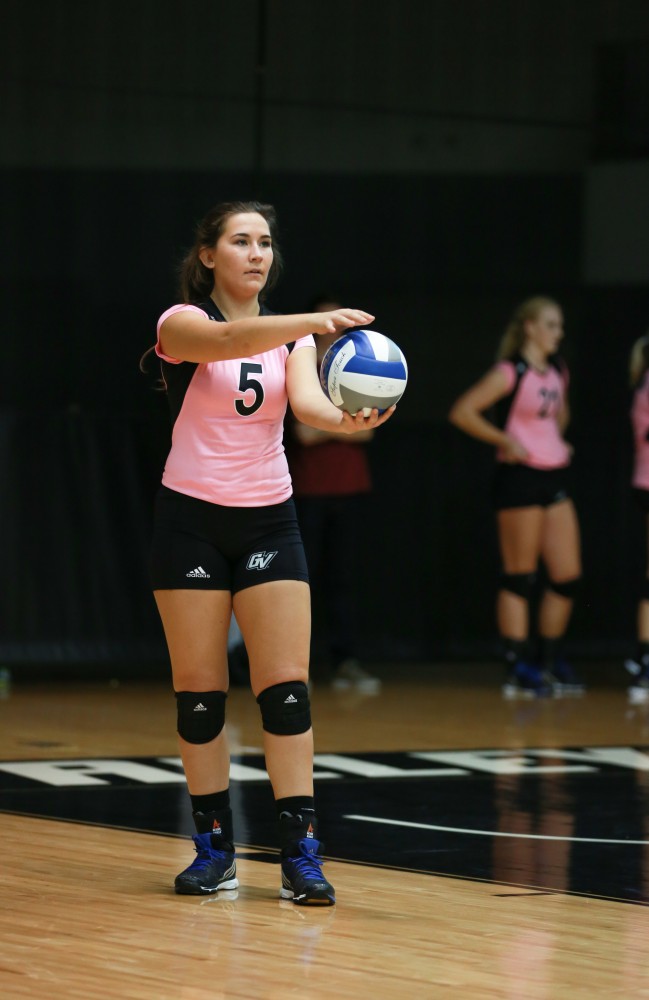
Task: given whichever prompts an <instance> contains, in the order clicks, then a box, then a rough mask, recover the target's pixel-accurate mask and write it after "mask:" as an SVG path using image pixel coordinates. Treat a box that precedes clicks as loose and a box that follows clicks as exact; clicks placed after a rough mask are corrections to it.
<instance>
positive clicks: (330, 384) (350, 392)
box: [320, 330, 408, 417]
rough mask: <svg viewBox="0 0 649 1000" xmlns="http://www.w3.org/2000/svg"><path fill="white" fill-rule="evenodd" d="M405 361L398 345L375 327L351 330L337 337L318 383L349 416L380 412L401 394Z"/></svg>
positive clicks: (406, 366) (322, 366)
mask: <svg viewBox="0 0 649 1000" xmlns="http://www.w3.org/2000/svg"><path fill="white" fill-rule="evenodd" d="M407 381H408V365H407V364H406V359H405V357H404V355H403V351H402V350H401V348H399V347H397V345H396V344H395V343H394V341H393V340H390V338H389V337H386V336H385V335H384V334H382V333H377V331H376V330H352V331H351V332H350V333H344V334H343V335H342V337H338V339H337V340H335V341H334V342H333V344H332V345H331V347H330V348H329V349H328V351H327V353H326V354H325V356H324V358H323V359H322V365H321V367H320V384H321V386H322V388H323V390H324V392H325V395H326V396H328V397H329V399H330V400H331V402H332V403H333V404H334V406H337V407H338V409H339V410H346V411H347V412H348V413H351V414H352V416H355V414H356V413H357V412H358V411H359V410H362V411H363V416H365V417H369V415H370V413H371V412H372V410H373V409H374V407H376V408H377V409H378V411H379V413H383V411H384V410H387V408H388V407H389V406H392V405H393V403H397V402H398V401H399V400H400V399H401V397H402V396H403V394H404V391H405V388H406V383H407Z"/></svg>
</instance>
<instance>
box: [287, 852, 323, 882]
mask: <svg viewBox="0 0 649 1000" xmlns="http://www.w3.org/2000/svg"><path fill="white" fill-rule="evenodd" d="M286 860H287V861H290V863H291V864H292V865H295V867H296V868H297V870H298V872H299V874H300V875H301V876H302V878H314V879H317V880H318V881H320V882H322V881H323V879H324V875H323V874H322V872H321V870H320V867H319V866H320V865H322V864H323V863H324V862H323V860H322V858H321V857H320V856H319V855H318V854H302V855H299V856H298V857H296V858H287V859H286Z"/></svg>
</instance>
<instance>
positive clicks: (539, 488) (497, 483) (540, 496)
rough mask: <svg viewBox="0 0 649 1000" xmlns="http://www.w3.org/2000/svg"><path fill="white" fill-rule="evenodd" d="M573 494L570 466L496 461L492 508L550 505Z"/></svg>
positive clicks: (503, 508) (507, 508)
mask: <svg viewBox="0 0 649 1000" xmlns="http://www.w3.org/2000/svg"><path fill="white" fill-rule="evenodd" d="M571 494H572V488H571V472H570V467H569V466H565V467H564V468H561V469H532V468H531V467H530V466H529V465H509V464H507V463H506V462H500V463H498V466H497V468H496V475H495V478H494V485H493V505H494V508H495V510H509V509H510V508H512V507H550V506H552V504H555V503H560V501H561V500H568V499H569V498H570V496H571Z"/></svg>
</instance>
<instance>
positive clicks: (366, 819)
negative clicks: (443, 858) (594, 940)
mask: <svg viewBox="0 0 649 1000" xmlns="http://www.w3.org/2000/svg"><path fill="white" fill-rule="evenodd" d="M344 819H358V820H360V821H361V822H362V823H385V824H387V825H388V826H410V827H413V828H414V829H416V830H442V831H443V832H444V833H470V834H473V835H474V836H475V837H519V838H521V839H525V840H570V841H571V842H573V843H576V844H649V840H603V839H600V838H599V837H550V836H546V835H545V834H543V833H503V832H502V830H466V829H464V827H461V826H435V825H434V824H433V823H408V822H406V821H405V820H399V819H381V818H380V817H379V816H352V815H347V816H345V817H344Z"/></svg>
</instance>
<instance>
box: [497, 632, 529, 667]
mask: <svg viewBox="0 0 649 1000" xmlns="http://www.w3.org/2000/svg"><path fill="white" fill-rule="evenodd" d="M501 641H502V648H503V656H504V658H505V663H506V664H507V666H508V667H513V666H515V665H516V663H517V662H518V661H519V660H524V659H525V650H526V647H527V639H507V638H506V637H503V639H502V640H501Z"/></svg>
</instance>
